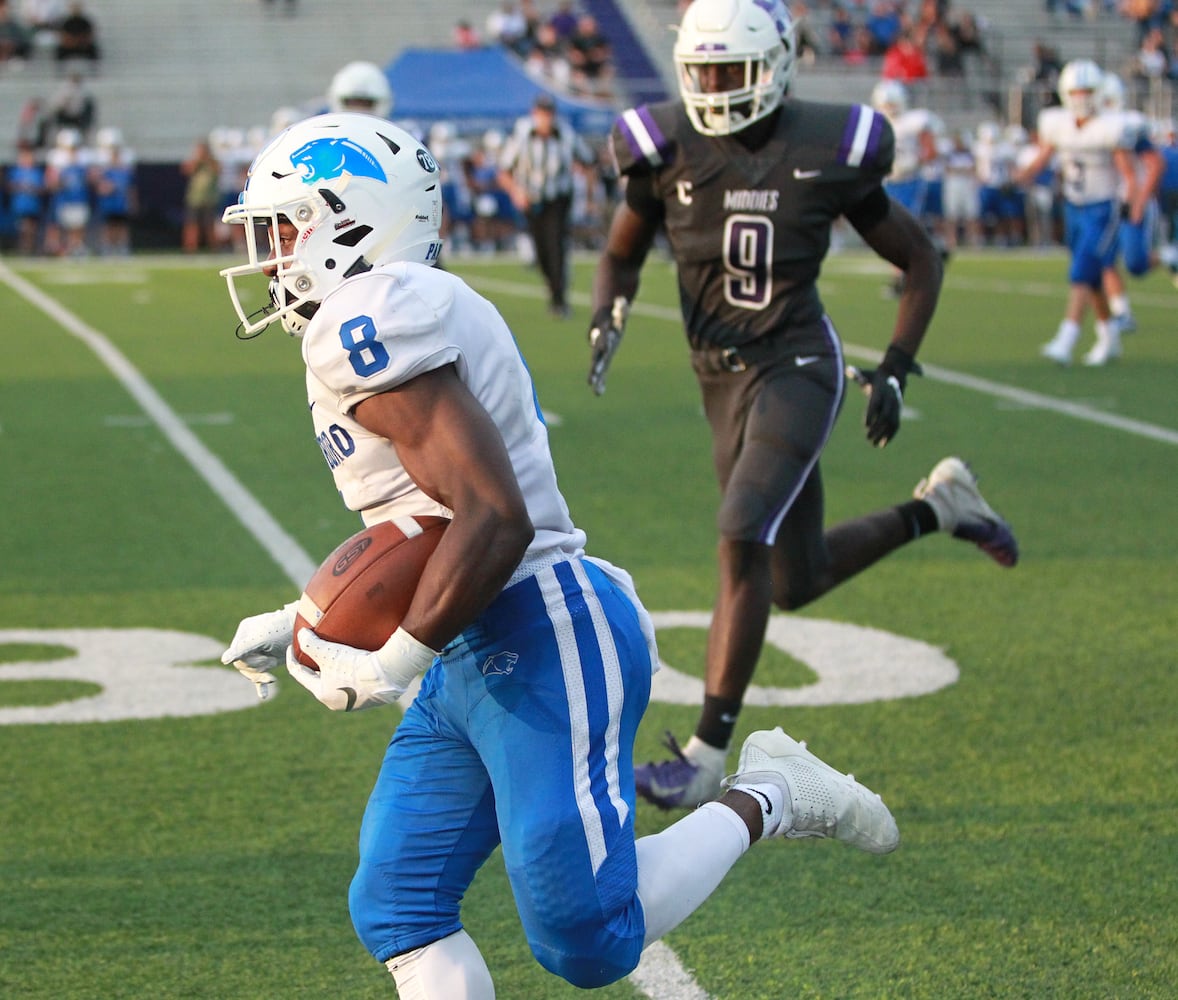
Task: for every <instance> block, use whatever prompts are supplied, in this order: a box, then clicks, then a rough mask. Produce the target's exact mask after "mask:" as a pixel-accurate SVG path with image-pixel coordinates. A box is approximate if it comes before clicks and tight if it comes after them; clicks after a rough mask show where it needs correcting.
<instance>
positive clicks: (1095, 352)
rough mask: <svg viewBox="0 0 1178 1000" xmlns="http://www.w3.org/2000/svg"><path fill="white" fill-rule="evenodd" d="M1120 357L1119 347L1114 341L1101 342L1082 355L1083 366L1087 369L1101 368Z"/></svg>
mask: <svg viewBox="0 0 1178 1000" xmlns="http://www.w3.org/2000/svg"><path fill="white" fill-rule="evenodd" d="M1120 356H1121V345H1120V343H1119V342H1118V341H1116V340H1111V339H1110V340H1102V341H1099V342H1097V344H1096V345H1095V346H1094V347H1093V348H1092V350H1090V351H1089V352H1088V353H1087V354H1085V355H1084V364H1086V365H1087V366H1088V367H1089V368H1101V367H1103V366H1104V365H1107V364H1108V363H1109V362H1110V361H1115V360H1116V359H1117V358H1119V357H1120Z"/></svg>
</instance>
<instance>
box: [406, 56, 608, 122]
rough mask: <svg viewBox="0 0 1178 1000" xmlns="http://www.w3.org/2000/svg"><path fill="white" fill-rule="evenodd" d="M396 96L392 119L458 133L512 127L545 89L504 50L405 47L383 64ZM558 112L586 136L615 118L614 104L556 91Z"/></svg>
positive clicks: (554, 95)
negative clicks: (450, 127) (444, 124)
mask: <svg viewBox="0 0 1178 1000" xmlns="http://www.w3.org/2000/svg"><path fill="white" fill-rule="evenodd" d="M385 74H386V75H387V76H388V78H389V83H390V84H391V85H392V88H393V94H394V97H395V101H394V105H393V120H394V121H398V122H405V121H409V120H413V121H416V122H419V123H421V124H422V125H423V126H424V127H426V128H428V127H429V126H430V125H431V124H433V123H434V122H437V121H448V122H452V123H453V124H454V126H455V128H457V129H458V130H459V131H460V132H467V133H471V132H481V131H484V130H486V129H489V128H497V129H503V130H508V129H510V128H511V126H512V125H513V124H514V122H515V120H516V119H517V118H519V117H520V116H521V115H526V114H527V113H528V110H529V109H530V108H531V106H532V101H533V100H535V97H536V95H537V94H538V93H540V92H541V91H542V90H543V88H542V87H540V86H538V85H537V84H536V83H535V82H534V81H533V80H532V78H531V77H529V76H528V75H527V74H526V73H524V71H523V70H522V69H521V68H520V65H519V63H518V61H516V60H515V59H513V58H512V57H511V56H510V55H508V54H507V53H506V52H504V51H503V50H502V49H499V48H494V47H488V48H482V49H475V50H473V51H454V50H452V49H406V50H405V51H403V52H402V53H401V54H400V55H399V56H398V57H397V58H396V59H395V60H393V62H392V63H390V64H389V65H388V66H386V67H385ZM553 97H554V98H555V99H556V106H557V111H558V112H559V114H560V115H561V117H563V118H565V119H566V120H567V121H568V122H569V123H570V124H571V125H572V126H573V128H575V129H576V130H577V131H578V132H581V133H582V134H584V135H605V134H607V133H608V132H609V130H610V128H611V126H612V125H613V122H614V119H615V118H616V117H617V109H616V108H615V107H614V106H613V105H609V104H602V103H599V102H590V101H579V100H573V99H570V98H566V97H562V96H561V95H559V94H553Z"/></svg>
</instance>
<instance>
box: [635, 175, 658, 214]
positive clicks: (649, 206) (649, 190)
mask: <svg viewBox="0 0 1178 1000" xmlns="http://www.w3.org/2000/svg"><path fill="white" fill-rule="evenodd" d="M626 204H627V205H629V206H630V207H631V208H632V209H634V211H635V212H637V213H638V214H639V215H641V216H642V217H643V218H644V219H659V220H660V221H661V220H662V218H663V200H662V199H661V198H660V197H659V196H658V195H657V194H655V191H654V177H653V176H652V175H651V174H649V173H635V174H630V175H628V176H627V177H626Z"/></svg>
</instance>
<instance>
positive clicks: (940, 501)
mask: <svg viewBox="0 0 1178 1000" xmlns="http://www.w3.org/2000/svg"><path fill="white" fill-rule="evenodd" d="M912 495H913V496H914V497H915V498H916V499H917V500H923V501H924V502H925V503H927V504H928V505H929V506H930V507H932V509H933V513H934V514H936V515H937V526H938V527H939V528H940V529H941V530H942V531H946V532H948V533H949V534H951V535H952V536H953V537H954V538H960V539H961V540H962V541H966V542H973V543H974V545H976V546H977V547H978V548H979V549H981V550H982V551H983V552H985V553H986V555H988V556H989V557H990V558H991V559H993V560H994V561H995V562H996V563H998V565H999V566H1006V567H1010V566H1013V565H1014V564H1015V563H1017V562H1018V540H1017V539H1016V538H1015V537H1014V531H1013V530H1012V529H1011V527H1010V525H1009V524H1007V523H1006V521H1005V520H1004V519H1003V518H1002V517H1001V516H1000V515H999V514H998V513H997V512H996V511H995V510H994V508H993V507H991V506H990V505H989V504H988V503H986V499H985V497H983V496H982V494H981V491H980V490H979V489H978V480H977V477H976V476H975V475H974V474H973V471H972V470H971V469H970V467H969V466H968V465H967V464H966V463H965V462H963V461H962V460H961V459H960V458H956V457H953V456H951V457H949V458H943V459H941V461H939V462H938V463H937V464H936V465H935V466H933V471H932V472H930V473H929V474H928V475H927V476H926V477H925V478H924V479H922V480H921V481H920V482H919V483H917V484H916V489H915V490H913V491H912Z"/></svg>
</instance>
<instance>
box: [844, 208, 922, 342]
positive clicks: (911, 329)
mask: <svg viewBox="0 0 1178 1000" xmlns="http://www.w3.org/2000/svg"><path fill="white" fill-rule="evenodd" d="M851 221H852V223H854V220H853V219H852V220H851ZM856 228H857V229H858V227H856ZM859 234H860V235H861V236H862V237H863V239H864V240H865V241H866V242H867V245H868V246H870V247H871V249H872V250H874V251H875V252H876V253H877V254H879V255H880V256H881V257H882V258H883V259H884V260H886V261H888V263H890V264H893V265H895V266H896V267H898V268H900V270H902V271H903V272H904V275H905V279H906V280H905V282H904V291H903V293H902V294H901V296H900V300H899V303H898V306H897V310H896V323H895V328H894V330H893V333H892V340H891V346H893V347H896V348H899V349H900V350H902V351H904V352H905V353H907V354H908V355H909V356H911V357H915V356H916V352H917V351H918V350H919V349H920V344H921V341H922V340H923V339H924V334H925V331H926V330H927V329H928V326H929V323H931V322H932V318H933V313H934V312H935V311H936V308H937V299H938V297H939V296H940V292H941V280H942V277H943V274H944V266H943V264H942V263H941V255H940V254H939V253H938V252H937V248H936V247H935V246H934V245H933V242H932V240H931V239H929V236H928V233H926V232H925V230H924V227H923V226H922V225H921V224H920V222H919V221H918V220H917V219H916V218H915V217H914V216H913V215H912V213H911V212H909V211H908V210H907V209H906V208H904V207H903V206H902V205H899V204H897V203H896V202H895V201H892V202H891V204H890V206H889V209H888V212H887V215H885V216H884V217H883V218H882V219H881V220H880V221H879V222H876V223H875V224H874V225H872V226H869V227H864V228H863V229H859Z"/></svg>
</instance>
